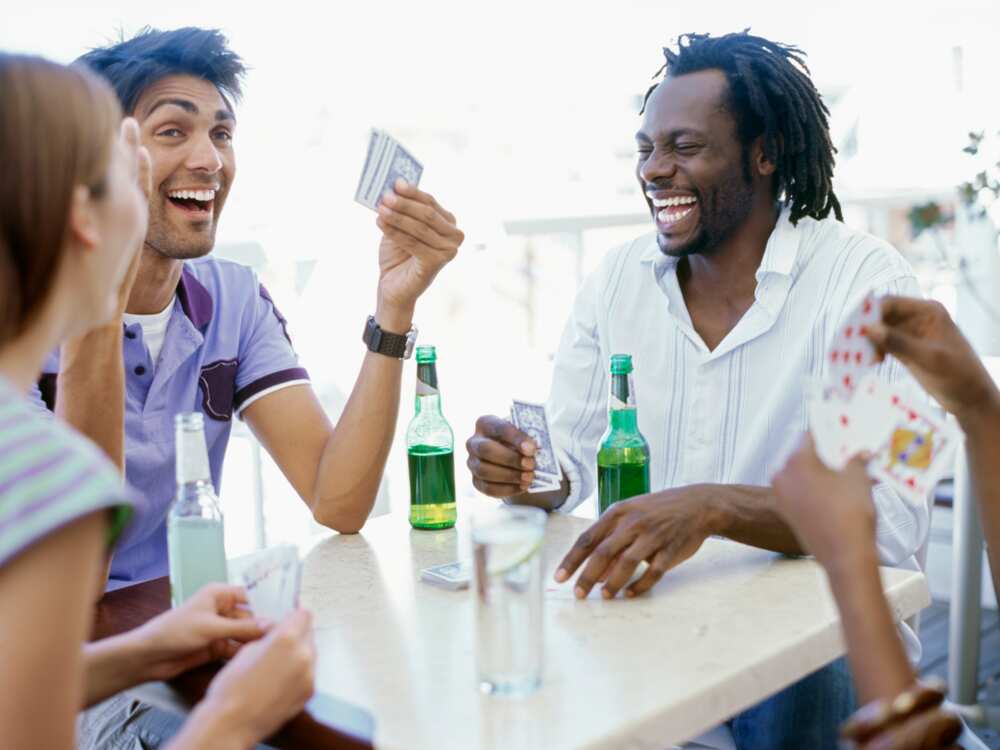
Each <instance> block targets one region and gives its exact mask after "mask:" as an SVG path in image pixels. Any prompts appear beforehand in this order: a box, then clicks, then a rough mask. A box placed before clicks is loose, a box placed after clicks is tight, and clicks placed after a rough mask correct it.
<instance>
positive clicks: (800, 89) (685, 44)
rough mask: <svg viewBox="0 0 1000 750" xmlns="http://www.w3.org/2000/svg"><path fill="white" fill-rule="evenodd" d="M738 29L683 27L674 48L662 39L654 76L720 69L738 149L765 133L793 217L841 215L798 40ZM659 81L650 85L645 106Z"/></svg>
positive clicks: (826, 139) (821, 113)
mask: <svg viewBox="0 0 1000 750" xmlns="http://www.w3.org/2000/svg"><path fill="white" fill-rule="evenodd" d="M749 31H750V30H749V29H746V30H744V31H742V32H740V33H734V34H726V35H725V36H721V37H712V36H711V35H709V34H682V35H681V36H680V37H679V38H678V40H677V51H676V52H674V51H673V50H671V49H669V48H667V47H664V49H663V55H664V57H665V58H666V62H665V63H664V65H663V67H661V68H660V69H659V70H658V71H656V73H655V74H654V76H653V78H654V79H655V78H657V77H659V76H660V74H661V73H662V74H663V76H664V77H667V76H680V75H684V74H685V73H694V72H696V71H700V70H708V69H718V70H721V71H722V72H723V73H725V75H726V79H727V80H728V82H729V102H728V103H727V105H728V108H729V109H730V111H731V112H732V114H733V116H734V118H735V119H736V126H737V132H738V133H739V137H740V141H741V142H742V144H743V146H744V149H746V148H748V147H749V145H750V144H751V143H752V142H753V141H754V139H756V138H757V137H759V136H761V135H762V136H763V147H764V156H765V158H766V159H767V160H768V161H769V162H771V163H772V164H774V166H775V172H774V174H775V197H778V196H783V202H784V203H785V204H786V205H788V206H790V207H791V216H790V217H789V218H790V219H791V222H792V224H795V223H797V222H798V220H799V219H801V218H802V217H804V216H811V217H812V218H814V219H823V218H826V216H828V215H829V213H830V211H831V210H832V211H833V213H834V216H836V217H837V219H839V220H840V221H843V215H842V213H841V210H840V201H838V200H837V196H836V195H835V194H834V192H833V163H834V154H835V153H836V151H837V149H836V148H834V146H833V143H832V142H831V140H830V127H829V124H828V123H827V117H828V116H829V114H830V112H829V110H827V108H826V105H825V104H824V103H823V99H822V98H821V97H820V95H819V92H818V91H817V90H816V87H815V86H814V85H813V83H812V80H811V79H810V78H809V68H808V67H806V64H805V61H804V59H803V58H804V57H805V53H804V52H802V50H800V49H799V48H798V47H793V46H790V45H786V44H780V43H778V42H772V41H770V40H769V39H764V38H763V37H759V36H753V35H752V34H750V33H749ZM658 85H659V81H658V82H657V83H654V84H653V85H652V86H650V88H649V90H648V91H646V96H645V98H644V99H643V109H645V106H646V101H648V100H649V96H650V94H652V93H653V91H654V90H655V89H656V87H657V86H658Z"/></svg>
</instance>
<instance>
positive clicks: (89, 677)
mask: <svg viewBox="0 0 1000 750" xmlns="http://www.w3.org/2000/svg"><path fill="white" fill-rule="evenodd" d="M133 632H134V631H133ZM133 632H130V633H125V634H123V635H117V636H114V637H112V638H104V639H103V640H100V641H95V642H93V643H86V644H84V646H83V665H84V705H86V706H93V705H94V704H96V703H100V702H101V701H102V700H104V699H105V698H109V697H111V696H112V695H114V694H115V693H120V692H121V691H122V690H126V689H128V688H130V687H132V686H134V685H138V684H141V683H143V682H145V681H146V679H145V678H144V676H143V667H144V664H145V661H144V659H143V649H142V644H141V642H140V641H139V640H138V639H137V638H136V637H135V636H134V635H133Z"/></svg>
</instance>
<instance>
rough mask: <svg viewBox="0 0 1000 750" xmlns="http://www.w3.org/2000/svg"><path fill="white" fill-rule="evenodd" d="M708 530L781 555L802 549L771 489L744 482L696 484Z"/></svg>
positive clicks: (801, 552) (801, 553)
mask: <svg viewBox="0 0 1000 750" xmlns="http://www.w3.org/2000/svg"><path fill="white" fill-rule="evenodd" d="M699 489H700V490H701V491H702V492H703V493H704V495H705V503H706V511H707V513H708V517H709V528H710V531H711V533H713V534H719V535H721V536H724V537H726V538H728V539H732V540H733V541H737V542H741V543H743V544H749V545H750V546H752V547H759V548H760V549H768V550H773V551H774V552H781V553H783V554H785V555H803V554H805V551H804V550H803V549H802V546H801V545H800V544H799V541H798V539H796V538H795V534H794V533H792V530H791V529H790V528H789V526H788V524H786V523H785V521H784V520H783V519H782V517H781V515H780V514H779V513H778V511H777V504H776V498H775V494H774V490H772V489H771V488H770V487H754V486H752V485H745V484H706V485H699Z"/></svg>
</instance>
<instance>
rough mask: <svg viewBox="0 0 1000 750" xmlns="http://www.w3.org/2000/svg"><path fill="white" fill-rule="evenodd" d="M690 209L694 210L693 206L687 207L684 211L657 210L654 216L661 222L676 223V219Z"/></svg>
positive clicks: (686, 213) (681, 217)
mask: <svg viewBox="0 0 1000 750" xmlns="http://www.w3.org/2000/svg"><path fill="white" fill-rule="evenodd" d="M692 211H694V209H693V208H689V209H687V210H686V211H677V212H674V213H671V212H669V211H659V212H658V213H657V214H656V218H657V219H658V220H659V222H660V223H661V224H666V225H668V226H669V225H670V224H676V223H677V222H678V221H680V220H681V219H683V218H684V217H686V216H687V215H688V214H689V213H691V212H692Z"/></svg>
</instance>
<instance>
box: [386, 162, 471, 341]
mask: <svg viewBox="0 0 1000 750" xmlns="http://www.w3.org/2000/svg"><path fill="white" fill-rule="evenodd" d="M375 223H376V224H377V225H378V228H379V229H381V230H382V242H381V244H380V245H379V268H380V277H379V305H380V307H389V308H391V309H393V310H399V311H403V312H404V313H410V314H412V311H413V307H414V305H415V304H416V301H417V298H418V297H419V296H420V295H421V294H423V293H424V291H425V290H426V289H427V287H429V286H430V284H431V282H432V281H433V280H434V277H435V276H437V274H438V272H439V271H440V270H441V269H442V268H444V266H445V265H446V264H447V263H448V262H449V261H451V260H452V259H453V258H454V257H455V256H456V255H457V254H458V248H459V246H460V245H461V244H462V242H463V241H464V240H465V235H464V234H463V233H462V231H461V230H460V229H459V228H458V227H457V226H456V223H455V216H454V215H453V214H452V213H451V212H450V211H446V210H445V209H444V208H442V207H441V206H440V205H439V204H438V202H437V200H435V199H434V196H432V195H430V194H429V193H425V192H423V191H422V190H419V189H418V188H416V187H414V186H412V185H408V184H407V183H405V182H404V181H403V180H402V179H399V180H398V181H397V182H396V185H395V191H394V192H390V193H388V194H386V195H384V196H383V197H382V199H381V201H380V202H379V204H378V218H377V219H376V221H375ZM380 322H381V321H380ZM395 332H396V333H403V331H395Z"/></svg>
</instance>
